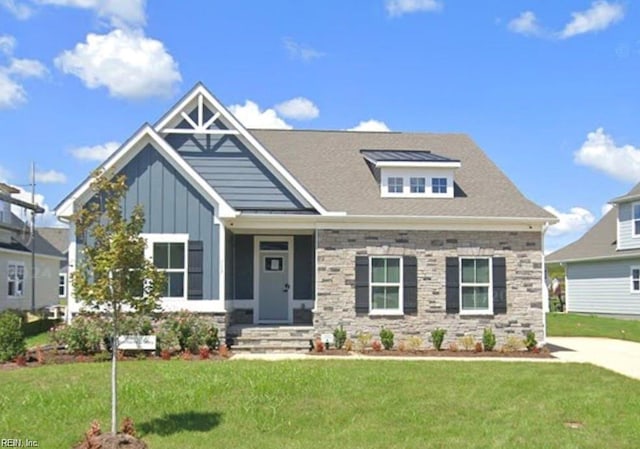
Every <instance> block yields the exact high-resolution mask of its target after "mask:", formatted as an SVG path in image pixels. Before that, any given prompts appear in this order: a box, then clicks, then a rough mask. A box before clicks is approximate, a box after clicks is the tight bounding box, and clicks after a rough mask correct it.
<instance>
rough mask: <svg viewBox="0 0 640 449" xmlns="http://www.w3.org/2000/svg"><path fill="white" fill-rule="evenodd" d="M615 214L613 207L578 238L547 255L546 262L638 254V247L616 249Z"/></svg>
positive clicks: (639, 253) (622, 256) (639, 254)
mask: <svg viewBox="0 0 640 449" xmlns="http://www.w3.org/2000/svg"><path fill="white" fill-rule="evenodd" d="M617 215H618V208H616V207H614V208H613V209H611V210H610V211H609V212H607V214H606V215H605V216H604V217H602V218H601V219H600V221H598V222H597V223H596V224H595V225H594V226H593V227H592V228H591V229H589V230H588V231H587V232H586V233H585V234H584V235H583V236H582V237H580V238H579V239H578V240H576V241H575V242H573V243H570V244H569V245H567V246H565V247H563V248H560V249H559V250H557V251H554V252H553V253H551V254H549V255H547V256H546V257H545V260H546V262H552V263H555V262H567V261H578V260H584V259H599V258H603V259H605V258H624V257H630V256H640V249H632V250H621V251H616V245H617V242H616V234H617V230H616V226H617Z"/></svg>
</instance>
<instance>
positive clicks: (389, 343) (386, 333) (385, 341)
mask: <svg viewBox="0 0 640 449" xmlns="http://www.w3.org/2000/svg"><path fill="white" fill-rule="evenodd" d="M380 341H381V342H382V346H384V349H386V350H387V351H388V350H390V349H391V348H393V331H392V330H391V329H385V328H384V327H383V328H382V329H380Z"/></svg>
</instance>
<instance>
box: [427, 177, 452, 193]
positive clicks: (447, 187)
mask: <svg viewBox="0 0 640 449" xmlns="http://www.w3.org/2000/svg"><path fill="white" fill-rule="evenodd" d="M437 179H438V180H442V179H444V192H434V191H433V189H434V187H435V186H434V185H433V183H434V182H435V181H436V180H437ZM438 187H441V186H438ZM447 193H449V180H448V179H447V178H446V177H444V176H434V177H432V178H431V194H432V195H447Z"/></svg>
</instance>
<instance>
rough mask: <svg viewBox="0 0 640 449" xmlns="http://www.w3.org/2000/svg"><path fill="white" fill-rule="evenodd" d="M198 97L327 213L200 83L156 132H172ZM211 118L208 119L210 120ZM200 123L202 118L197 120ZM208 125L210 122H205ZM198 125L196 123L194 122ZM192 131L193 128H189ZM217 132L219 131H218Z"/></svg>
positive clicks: (276, 169) (312, 202)
mask: <svg viewBox="0 0 640 449" xmlns="http://www.w3.org/2000/svg"><path fill="white" fill-rule="evenodd" d="M196 98H198V106H199V107H200V105H201V103H200V102H201V101H202V98H204V99H206V100H207V101H208V102H209V103H210V104H211V106H213V108H214V109H215V113H216V115H217V114H218V113H219V114H220V116H221V118H223V119H224V120H226V121H227V122H229V124H230V125H231V126H232V127H233V128H235V129H236V130H237V131H238V132H239V135H240V136H241V137H243V138H244V139H245V140H246V141H247V142H248V143H249V145H250V146H251V147H253V148H254V149H255V151H256V152H257V156H259V157H260V158H261V159H263V161H264V162H266V163H267V164H268V165H269V166H270V167H272V168H273V170H274V171H275V174H276V175H277V176H278V177H280V178H281V180H283V181H284V182H285V183H286V184H288V185H289V186H290V187H291V188H293V190H295V191H296V192H297V193H298V194H299V195H300V196H302V198H304V199H305V200H307V201H308V202H309V204H311V205H312V206H313V207H314V208H315V209H316V210H317V211H318V212H319V213H320V214H321V215H327V213H328V211H327V210H326V209H325V208H324V207H323V206H322V205H321V204H320V203H319V202H318V201H317V200H316V199H315V197H314V196H313V195H311V193H310V192H309V191H308V190H307V189H305V188H304V187H303V186H302V184H300V182H298V180H297V179H296V178H295V177H294V176H293V175H292V174H291V173H290V172H289V171H288V170H287V169H286V168H285V167H284V166H283V165H282V164H281V163H280V162H278V160H277V159H276V158H275V157H273V155H272V154H271V153H270V152H269V151H268V150H267V149H266V148H265V147H263V146H262V144H261V143H260V142H259V141H258V140H257V139H256V138H255V137H253V135H252V134H251V133H250V132H249V131H247V129H246V128H245V127H244V126H243V125H242V124H241V123H240V122H239V121H238V119H236V118H235V117H234V115H233V114H231V112H229V111H228V110H227V108H225V107H224V105H222V103H220V101H218V99H217V98H216V97H214V96H213V94H211V92H209V91H208V90H207V88H206V87H204V85H202V84H198V85H197V86H196V87H195V88H194V89H193V90H192V91H191V92H190V93H189V94H187V95H185V97H184V98H183V99H182V100H181V101H180V102H179V103H178V104H177V105H176V106H175V107H174V108H173V109H172V110H171V111H169V112H168V113H167V114H165V115H164V117H162V118H161V119H160V121H159V122H158V123H157V124H156V125H155V129H156V132H158V133H164V132H166V131H170V132H174V131H173V129H165V128H167V127H168V126H170V125H171V124H172V122H174V121H175V119H176V117H181V118H184V117H183V116H182V114H181V113H182V112H184V109H185V108H186V107H187V106H188V105H189V104H190V103H192V102H194V100H195V99H196ZM210 121H211V120H209V122H210ZM199 122H200V123H201V122H202V120H199ZM207 124H208V126H209V125H211V123H207ZM196 125H198V124H196ZM190 131H191V132H194V130H190ZM212 132H213V131H212ZM218 134H219V132H218Z"/></svg>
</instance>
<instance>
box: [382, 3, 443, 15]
mask: <svg viewBox="0 0 640 449" xmlns="http://www.w3.org/2000/svg"><path fill="white" fill-rule="evenodd" d="M386 8H387V13H389V15H390V16H392V17H398V16H401V15H403V14H411V13H415V12H433V11H440V10H441V9H442V2H439V1H437V0H387V2H386Z"/></svg>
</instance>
